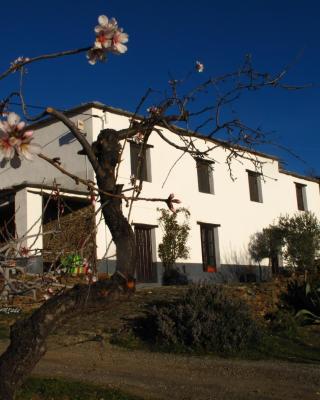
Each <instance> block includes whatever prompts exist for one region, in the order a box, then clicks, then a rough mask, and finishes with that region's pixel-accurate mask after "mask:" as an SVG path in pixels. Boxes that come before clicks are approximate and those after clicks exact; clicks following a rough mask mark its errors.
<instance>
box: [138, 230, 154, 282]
mask: <svg viewBox="0 0 320 400" xmlns="http://www.w3.org/2000/svg"><path fill="white" fill-rule="evenodd" d="M151 230H152V227H148V226H144V225H136V226H135V229H134V231H135V236H136V251H137V264H136V275H137V282H156V270H155V265H154V264H153V262H152V241H151Z"/></svg>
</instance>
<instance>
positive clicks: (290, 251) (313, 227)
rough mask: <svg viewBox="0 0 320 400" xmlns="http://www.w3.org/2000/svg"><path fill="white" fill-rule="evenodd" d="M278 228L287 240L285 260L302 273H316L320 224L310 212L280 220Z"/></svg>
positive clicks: (319, 248) (284, 252) (319, 247)
mask: <svg viewBox="0 0 320 400" xmlns="http://www.w3.org/2000/svg"><path fill="white" fill-rule="evenodd" d="M278 227H279V228H280V229H281V231H282V232H283V236H284V238H285V248H284V251H283V256H284V259H285V260H286V261H287V263H288V264H289V265H292V266H294V267H297V268H298V269H300V270H301V271H310V272H316V261H315V260H316V256H317V253H318V252H319V250H320V223H319V221H318V219H317V217H316V216H315V215H314V214H313V213H310V212H305V213H303V214H301V213H299V214H295V215H294V216H293V217H289V216H283V217H280V218H279V222H278Z"/></svg>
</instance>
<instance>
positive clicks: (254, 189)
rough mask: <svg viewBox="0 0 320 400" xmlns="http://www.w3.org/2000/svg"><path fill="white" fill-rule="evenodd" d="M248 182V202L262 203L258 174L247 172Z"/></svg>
mask: <svg viewBox="0 0 320 400" xmlns="http://www.w3.org/2000/svg"><path fill="white" fill-rule="evenodd" d="M247 172H248V181H249V192H250V200H251V201H256V202H258V203H262V195H261V187H260V174H259V173H258V172H253V171H247Z"/></svg>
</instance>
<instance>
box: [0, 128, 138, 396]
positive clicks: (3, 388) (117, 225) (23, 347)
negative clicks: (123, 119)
mask: <svg viewBox="0 0 320 400" xmlns="http://www.w3.org/2000/svg"><path fill="white" fill-rule="evenodd" d="M71 128H72V126H71ZM120 149H121V145H120V144H119V140H118V136H117V132H116V131H114V130H111V129H105V130H103V131H101V133H100V134H99V136H98V140H97V141H96V142H94V143H93V144H92V151H93V152H94V155H95V157H96V160H97V161H98V164H99V167H98V168H99V174H96V176H97V184H98V187H99V189H100V190H101V191H102V192H107V193H110V194H112V195H111V196H110V195H108V194H104V193H102V192H101V195H100V199H101V206H102V213H103V216H104V219H105V223H106V225H107V226H108V228H109V230H110V232H111V235H112V238H113V240H114V242H115V245H116V250H117V266H116V270H117V271H118V273H116V274H115V275H114V278H113V279H112V280H111V281H104V282H97V283H95V284H92V285H91V286H88V285H76V286H75V287H74V288H72V289H70V290H68V291H66V292H64V293H63V294H61V295H58V296H55V297H53V298H52V299H50V300H49V301H47V302H46V303H44V304H43V305H42V306H41V307H40V308H39V309H38V310H36V311H35V312H34V313H33V314H32V315H31V316H30V317H28V318H26V319H23V320H20V321H18V322H16V323H15V324H14V325H13V326H12V327H11V333H10V345H9V347H8V348H7V350H6V351H5V353H3V354H2V356H1V357H0V399H2V400H13V399H14V397H15V392H16V390H17V389H18V388H19V387H20V385H21V384H22V383H23V381H24V380H25V379H26V378H27V376H28V375H29V374H30V373H31V371H32V370H33V368H34V367H35V365H36V364H37V363H38V361H39V360H40V359H41V357H42V356H43V355H44V354H45V352H46V340H47V337H48V335H49V334H50V332H52V330H54V329H55V328H56V327H57V326H59V325H61V324H62V323H63V321H64V320H65V319H67V318H68V317H70V315H74V314H75V313H79V312H83V311H84V310H85V308H86V307H88V306H89V305H93V304H94V305H99V304H101V305H103V306H105V305H106V304H111V303H112V302H114V301H116V300H118V299H119V298H120V297H121V298H126V297H128V294H129V293H130V289H128V281H130V280H132V279H133V278H134V272H135V257H136V251H135V238H134V233H133V230H132V228H131V226H130V224H129V222H128V220H127V219H126V218H125V216H124V215H123V213H122V210H121V198H120V196H119V197H117V195H119V194H120V193H121V188H122V186H121V185H117V184H116V178H115V167H116V165H117V164H118V162H119V154H120ZM80 154H86V153H85V152H80ZM96 169H97V167H96ZM96 169H95V170H96ZM113 195H116V196H113ZM119 272H120V273H119Z"/></svg>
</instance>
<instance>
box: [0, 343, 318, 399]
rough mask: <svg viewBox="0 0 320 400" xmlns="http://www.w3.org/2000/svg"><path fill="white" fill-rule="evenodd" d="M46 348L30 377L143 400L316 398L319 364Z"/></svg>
mask: <svg viewBox="0 0 320 400" xmlns="http://www.w3.org/2000/svg"><path fill="white" fill-rule="evenodd" d="M50 347H51V349H50V350H49V351H48V353H47V354H46V356H45V357H44V358H43V360H41V362H40V363H39V364H38V366H37V367H36V369H35V371H34V373H35V374H37V375H43V376H48V377H64V378H72V379H76V380H83V381H87V382H92V383H95V384H99V385H113V386H116V387H119V388H121V389H123V390H125V391H127V392H129V393H133V394H136V395H140V396H142V397H144V398H145V399H163V400H164V399H166V400H167V399H170V400H222V399H223V400H235V399H236V400H275V399H279V400H280V399H281V400H283V399H285V400H295V399H297V400H309V399H310V400H311V399H315V400H317V399H318V400H320V366H319V365H317V366H316V365H305V364H294V363H282V362H275V361H243V360H241V361H234V360H226V359H221V358H215V359H214V358H211V357H183V356H176V355H169V354H159V353H149V352H143V351H136V350H135V351H130V350H125V349H120V348H118V347H115V346H111V345H109V344H108V345H106V346H105V347H102V345H101V344H100V343H98V342H87V343H83V344H81V345H74V346H71V347H57V346H56V345H55V346H53V345H52V346H50ZM3 350H4V346H3V345H0V352H1V351H3Z"/></svg>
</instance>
